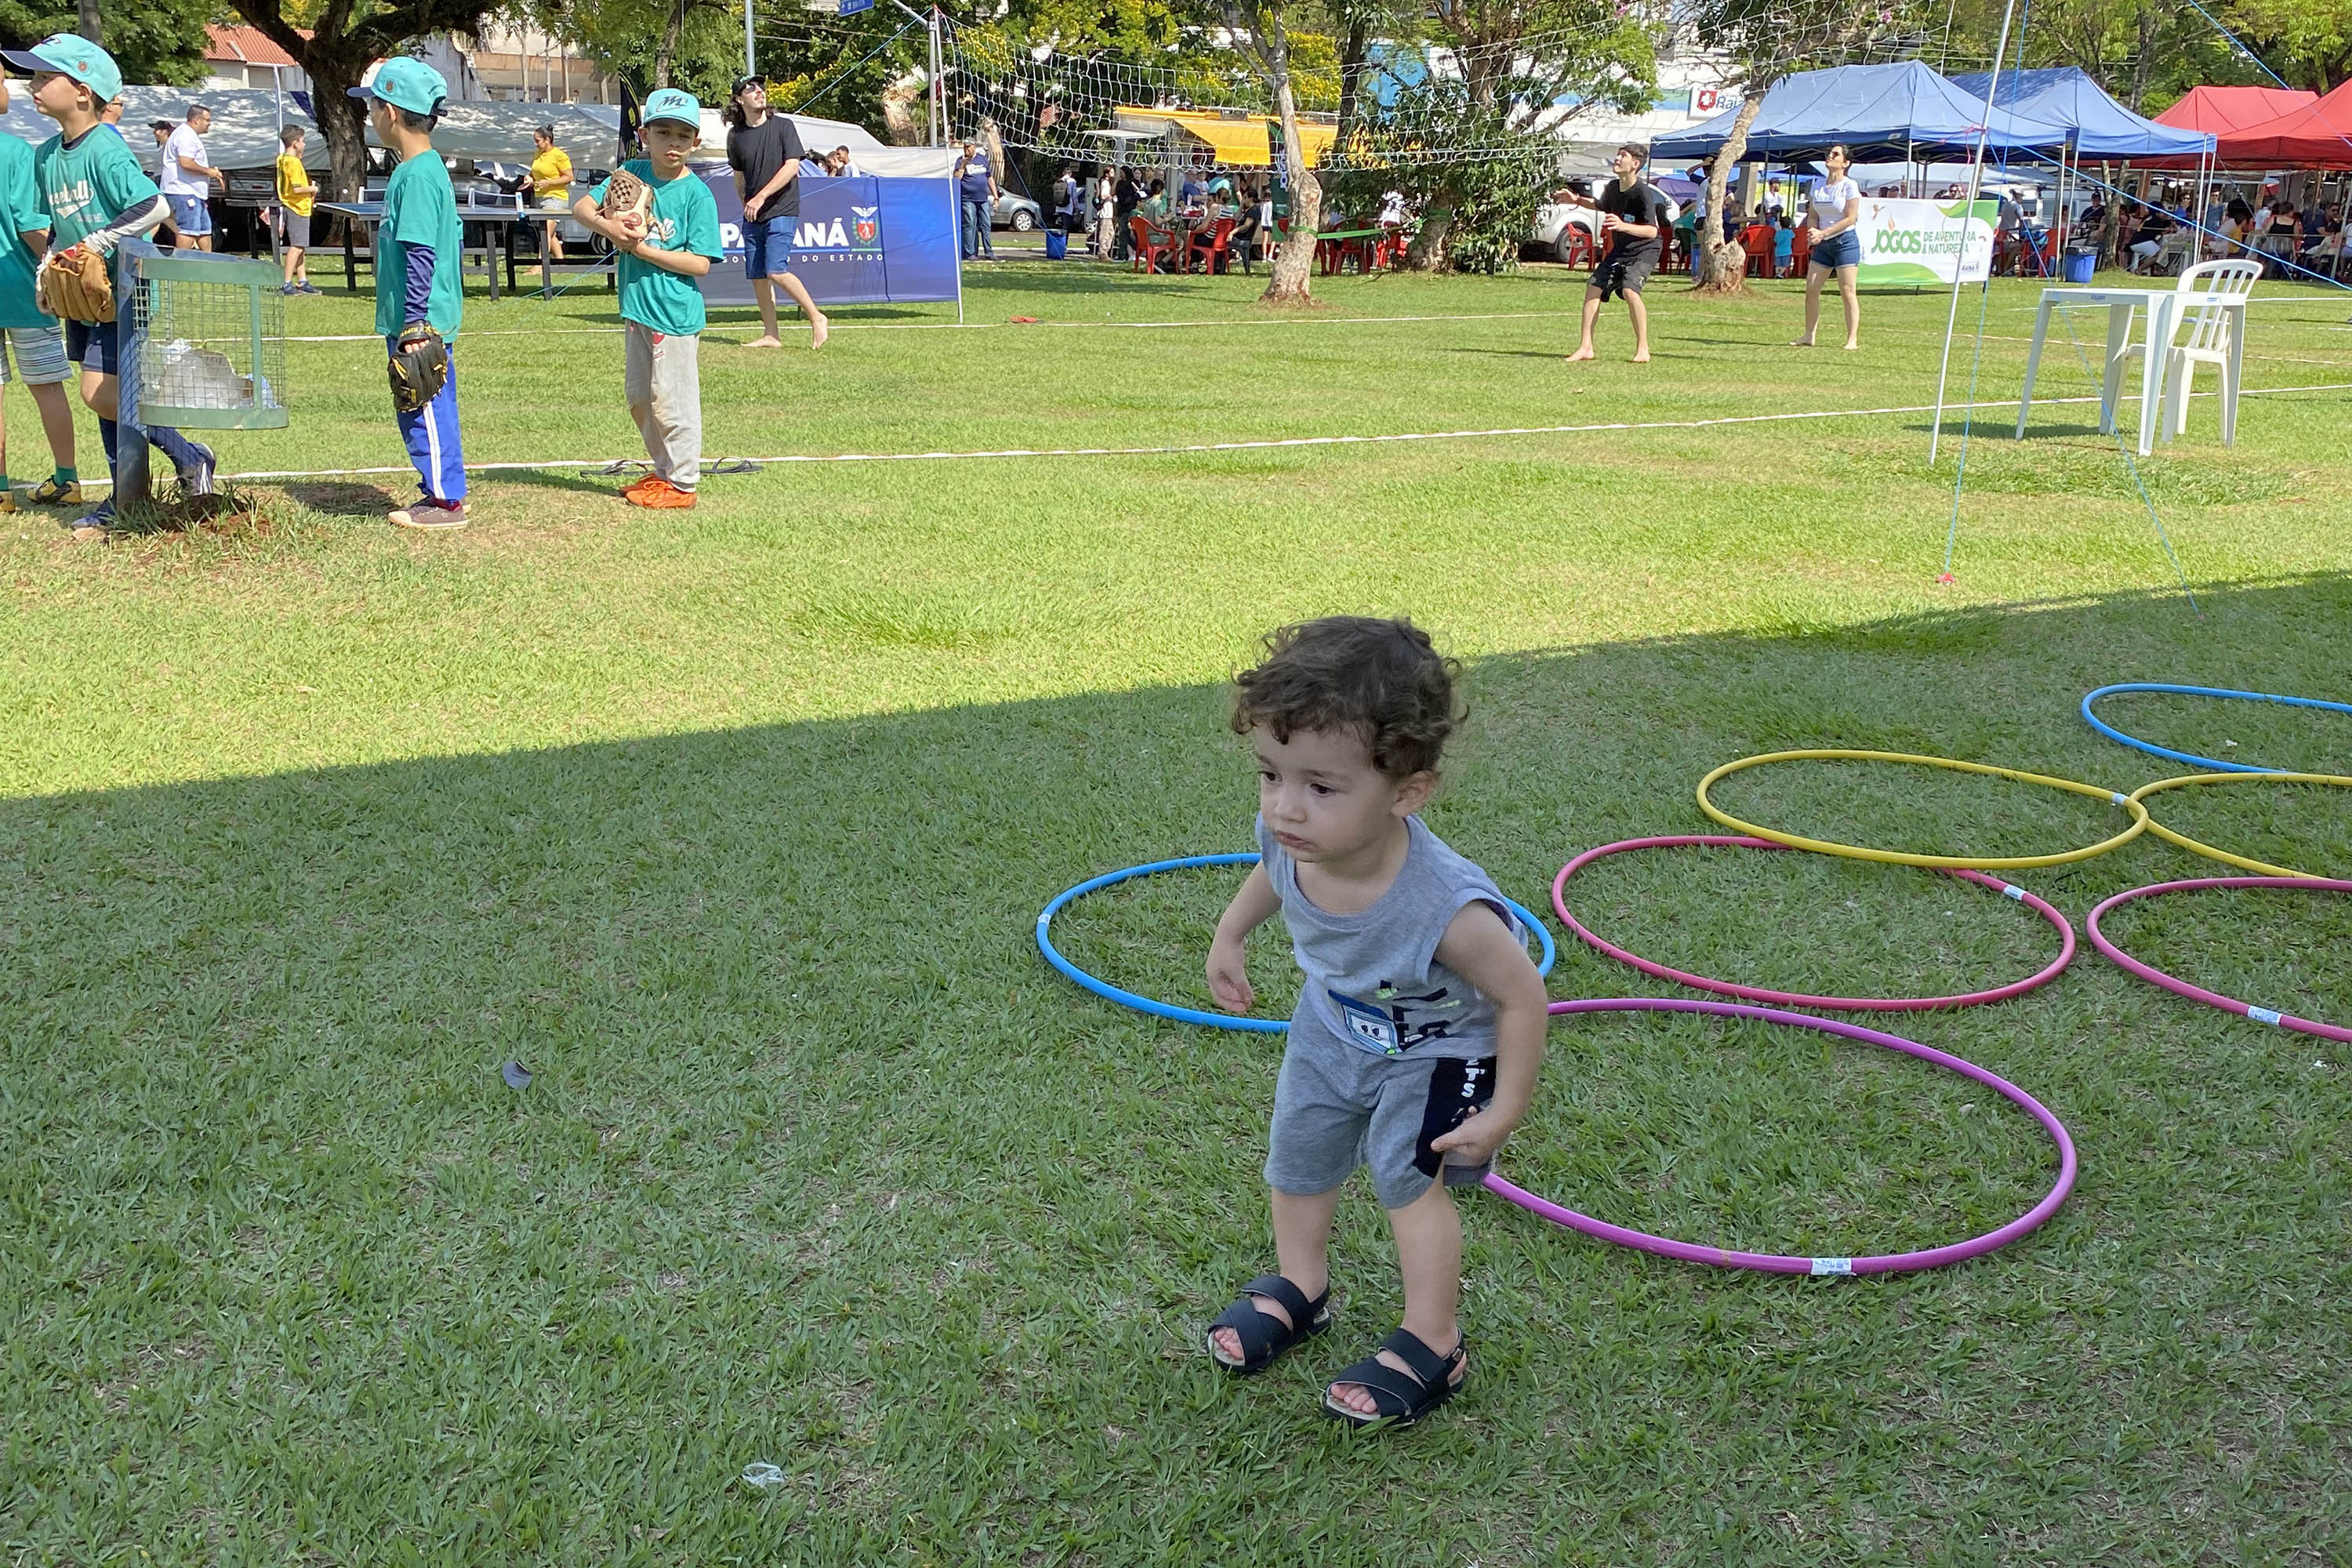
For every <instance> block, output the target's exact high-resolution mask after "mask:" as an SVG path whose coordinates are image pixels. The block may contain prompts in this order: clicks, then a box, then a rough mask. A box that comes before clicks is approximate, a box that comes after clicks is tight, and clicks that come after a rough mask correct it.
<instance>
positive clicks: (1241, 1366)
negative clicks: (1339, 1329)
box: [1201, 1274, 1331, 1377]
mask: <svg viewBox="0 0 2352 1568" xmlns="http://www.w3.org/2000/svg"><path fill="white" fill-rule="evenodd" d="M1253 1296H1263V1297H1265V1299H1266V1300H1269V1301H1273V1302H1275V1303H1276V1304H1277V1305H1279V1306H1280V1307H1281V1308H1282V1310H1284V1311H1286V1312H1287V1313H1289V1314H1290V1321H1289V1322H1288V1323H1285V1322H1284V1321H1282V1320H1281V1319H1280V1318H1277V1317H1276V1316H1275V1315H1274V1314H1273V1313H1271V1312H1268V1311H1265V1310H1262V1309H1260V1308H1259V1307H1257V1306H1256V1305H1255V1303H1253V1302H1252V1301H1251V1300H1250V1298H1251V1297H1253ZM1330 1326H1331V1287H1330V1286H1329V1285H1328V1284H1327V1285H1325V1286H1324V1287H1323V1294H1321V1295H1320V1296H1318V1297H1316V1298H1315V1300H1312V1301H1310V1300H1307V1295H1306V1292H1304V1291H1302V1290H1301V1289H1299V1288H1298V1287H1297V1286H1296V1285H1293V1284H1292V1283H1291V1282H1290V1281H1289V1280H1287V1279H1284V1278H1283V1277H1282V1276H1281V1275H1279V1274H1261V1275H1259V1276H1258V1277H1257V1278H1256V1279H1253V1280H1251V1281H1250V1282H1249V1283H1248V1284H1246V1285H1244V1286H1243V1287H1242V1293H1241V1295H1240V1296H1238V1297H1236V1298H1235V1299H1234V1304H1233V1305H1232V1306H1230V1307H1227V1308H1226V1309H1225V1310H1223V1311H1222V1312H1220V1313H1218V1314H1217V1318H1216V1321H1214V1322H1213V1323H1211V1324H1210V1325H1209V1327H1208V1331H1206V1332H1204V1333H1203V1334H1202V1336H1201V1338H1202V1342H1203V1343H1204V1344H1206V1345H1207V1346H1208V1347H1209V1355H1210V1357H1211V1359H1212V1360H1213V1361H1215V1363H1217V1364H1218V1365H1219V1366H1221V1367H1223V1368H1224V1369H1225V1370H1226V1371H1227V1372H1230V1373H1234V1374H1235V1375H1236V1376H1240V1377H1255V1376H1256V1375H1257V1374H1258V1373H1262V1372H1264V1371H1265V1369H1266V1368H1267V1367H1270V1366H1272V1365H1273V1364H1274V1363H1275V1360H1276V1358H1277V1357H1278V1356H1280V1355H1281V1354H1282V1352H1285V1351H1286V1350H1288V1349H1289V1348H1290V1347H1291V1346H1293V1345H1295V1344H1297V1343H1298V1342H1300V1341H1301V1340H1303V1339H1305V1338H1307V1335H1309V1334H1319V1333H1321V1332H1322V1331H1324V1330H1326V1329H1328V1328H1329V1327H1330ZM1219 1329H1231V1330H1233V1331H1234V1334H1235V1335H1236V1336H1238V1337H1239V1338H1240V1340H1241V1342H1242V1359H1241V1360H1239V1361H1229V1360H1227V1359H1226V1358H1225V1355H1224V1353H1223V1352H1222V1351H1220V1350H1218V1349H1217V1342H1216V1339H1215V1337H1214V1336H1215V1333H1216V1331H1217V1330H1219Z"/></svg>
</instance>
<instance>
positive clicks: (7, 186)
mask: <svg viewBox="0 0 2352 1568" xmlns="http://www.w3.org/2000/svg"><path fill="white" fill-rule="evenodd" d="M7 107H8V88H7V84H6V83H5V82H0V110H6V109H7ZM48 247H49V215H48V211H47V208H45V207H44V206H42V205H41V193H40V188H39V186H38V185H37V184H36V182H35V181H34V178H33V147H32V143H31V142H20V141H18V140H17V139H16V137H14V136H0V336H5V341H6V345H7V347H6V352H5V353H0V386H5V385H6V384H7V383H8V382H9V381H10V380H11V379H12V375H11V371H12V368H13V372H14V374H13V379H15V380H17V381H21V382H23V383H24V384H25V390H26V391H27V392H29V393H31V394H32V395H33V405H34V406H35V407H36V408H38V409H39V410H40V411H41V428H42V431H43V432H44V433H45V434H46V435H47V437H48V438H49V453H50V456H52V457H53V458H56V459H57V472H55V473H54V474H52V475H50V476H49V478H47V479H44V480H42V481H41V482H40V483H39V484H38V485H36V486H35V487H33V490H32V493H31V496H30V497H29V498H28V499H30V500H31V501H32V502H33V504H34V505H36V506H57V505H61V504H66V503H69V502H77V501H79V500H81V476H80V475H79V474H78V473H76V472H75V471H74V427H73V406H72V405H70V404H68V402H67V401H66V378H67V377H68V375H70V374H73V367H72V366H71V365H70V364H69V363H68V362H67V360H66V339H65V333H64V331H62V330H61V329H60V328H59V327H58V321H57V318H56V317H54V316H52V315H50V314H48V313H47V311H45V310H42V309H41V306H40V300H39V294H38V290H37V288H36V287H35V284H34V281H33V272H34V268H37V267H38V266H39V265H40V259H41V257H42V255H43V254H44V253H45V252H47V249H48ZM12 361H13V362H14V363H13V366H12V364H11V362H12ZM6 464H7V447H6V445H5V440H0V512H10V511H15V510H16V492H15V491H14V490H12V489H10V488H9V486H8V478H7V472H6Z"/></svg>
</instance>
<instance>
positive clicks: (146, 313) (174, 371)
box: [127, 251, 286, 430]
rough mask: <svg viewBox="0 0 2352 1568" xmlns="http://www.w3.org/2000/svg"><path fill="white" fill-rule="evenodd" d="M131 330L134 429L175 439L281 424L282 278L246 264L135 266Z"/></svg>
mask: <svg viewBox="0 0 2352 1568" xmlns="http://www.w3.org/2000/svg"><path fill="white" fill-rule="evenodd" d="M132 265H133V266H134V267H135V268H136V270H137V279H138V281H137V286H136V287H135V288H133V289H129V290H127V292H128V293H129V294H130V296H131V300H130V305H131V310H130V326H131V335H132V338H133V340H134V341H135V342H137V344H138V355H139V370H138V374H139V419H140V423H142V424H143V425H149V426H157V425H161V426H169V427H171V428H173V429H197V430H263V429H277V428H280V427H282V426H284V425H285V424H286V297H285V296H284V295H283V294H281V293H280V292H279V291H278V289H279V286H280V283H281V281H282V279H281V278H280V276H279V273H278V268H276V267H274V266H272V265H271V264H269V263H268V262H267V261H256V260H253V259H250V258H246V257H236V256H211V255H201V254H198V253H195V252H190V251H181V252H177V253H173V254H170V255H158V256H147V257H137V258H133V261H132Z"/></svg>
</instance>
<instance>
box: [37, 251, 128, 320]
mask: <svg viewBox="0 0 2352 1568" xmlns="http://www.w3.org/2000/svg"><path fill="white" fill-rule="evenodd" d="M33 283H34V289H33V292H34V293H35V295H36V296H37V303H38V304H39V305H40V307H41V309H42V310H47V312H48V313H49V314H50V315H52V316H60V317H63V318H64V319H65V320H67V321H82V322H95V321H112V320H114V279H113V278H112V276H111V275H110V272H109V270H108V268H107V265H106V258H105V257H103V256H100V254H99V253H98V252H96V251H94V250H89V249H85V248H84V247H81V246H79V245H68V246H67V247H65V248H64V249H63V250H53V251H51V252H50V253H49V254H48V256H47V258H45V259H44V260H43V261H42V262H41V270H40V272H39V273H38V274H37V276H36V277H35V278H34V279H33Z"/></svg>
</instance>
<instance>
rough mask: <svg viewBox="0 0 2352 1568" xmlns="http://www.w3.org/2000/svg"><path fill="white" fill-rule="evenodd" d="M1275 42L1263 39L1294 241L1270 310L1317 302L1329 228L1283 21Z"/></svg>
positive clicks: (1266, 298) (1277, 264)
mask: <svg viewBox="0 0 2352 1568" xmlns="http://www.w3.org/2000/svg"><path fill="white" fill-rule="evenodd" d="M1272 32H1273V37H1270V38H1264V39H1260V40H1259V47H1260V48H1261V49H1263V50H1264V51H1265V61H1266V64H1267V66H1268V67H1269V69H1268V70H1267V72H1266V74H1267V75H1268V76H1269V77H1271V78H1272V79H1273V80H1274V107H1275V110H1276V113H1278V114H1279V115H1280V116H1281V117H1282V167H1283V172H1284V174H1286V175H1287V176H1288V177H1289V180H1290V237H1289V238H1287V239H1286V240H1284V241H1283V242H1282V248H1281V249H1280V250H1279V251H1276V253H1275V258H1274V267H1273V269H1272V275H1271V276H1270V277H1269V278H1268V279H1266V284H1265V293H1264V294H1262V295H1260V296H1259V297H1258V299H1259V302H1260V303H1262V304H1267V305H1312V304H1313V303H1315V293H1314V282H1315V231H1316V230H1317V229H1318V228H1320V227H1321V226H1322V223H1323V185H1322V182H1320V181H1318V179H1316V177H1315V176H1314V175H1313V174H1311V173H1309V172H1308V171H1307V154H1306V153H1305V152H1304V151H1303V150H1302V149H1301V148H1300V146H1299V142H1298V99H1297V95H1295V94H1294V93H1293V92H1292V91H1291V90H1290V52H1289V49H1288V47H1286V40H1285V39H1284V37H1283V36H1282V32H1281V24H1280V22H1279V21H1278V20H1277V21H1276V23H1275V25H1274V26H1273V28H1272Z"/></svg>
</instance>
